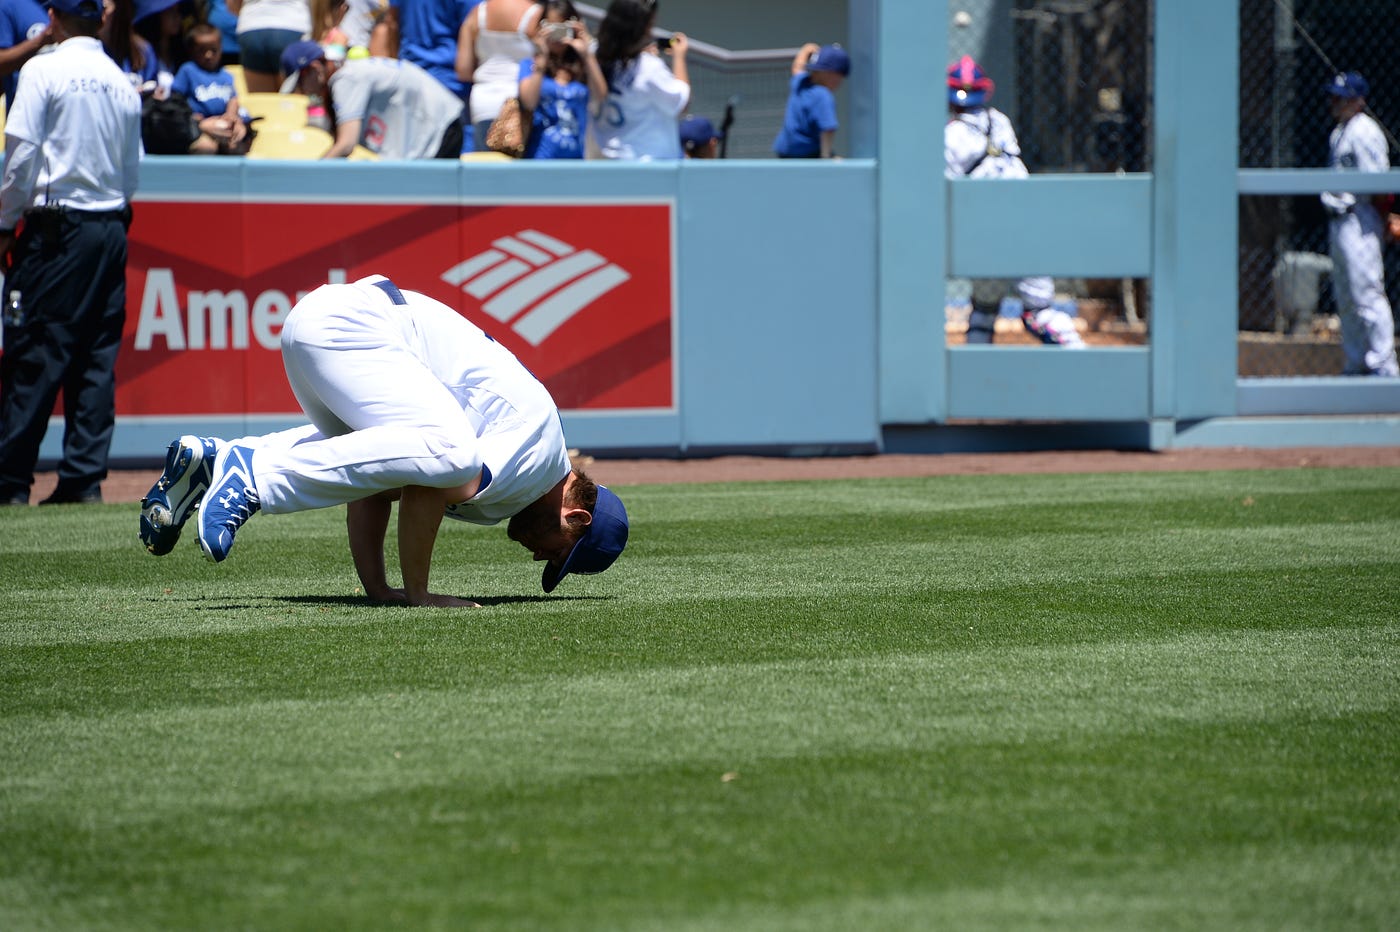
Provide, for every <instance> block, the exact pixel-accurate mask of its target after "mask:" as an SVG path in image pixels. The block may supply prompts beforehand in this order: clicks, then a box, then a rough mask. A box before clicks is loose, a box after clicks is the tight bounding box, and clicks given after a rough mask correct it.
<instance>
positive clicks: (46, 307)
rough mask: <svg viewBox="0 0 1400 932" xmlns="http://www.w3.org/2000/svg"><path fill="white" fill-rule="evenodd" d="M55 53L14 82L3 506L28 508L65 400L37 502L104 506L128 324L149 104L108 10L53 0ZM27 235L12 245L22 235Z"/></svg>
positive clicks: (8, 128) (1, 379)
mask: <svg viewBox="0 0 1400 932" xmlns="http://www.w3.org/2000/svg"><path fill="white" fill-rule="evenodd" d="M48 6H49V22H50V27H49V28H50V31H51V33H52V35H53V37H54V39H55V40H56V41H57V42H58V43H59V45H58V48H56V49H55V50H54V51H53V52H51V53H49V54H46V55H37V56H35V57H34V58H32V59H30V60H29V62H27V63H26V64H25V66H24V67H23V68H22V69H21V70H20V81H19V87H18V89H17V91H16V93H15V103H14V108H13V109H12V110H10V112H9V117H8V119H7V121H6V123H5V139H6V152H5V174H4V182H3V184H0V256H3V259H4V262H5V267H6V270H7V272H6V276H5V297H6V298H7V301H6V307H5V352H4V355H2V356H0V503H3V504H6V505H26V504H28V503H29V490H30V487H31V486H32V485H33V484H34V464H35V461H36V460H37V459H38V457H39V445H40V444H41V443H42V442H43V439H44V432H45V430H46V429H47V427H48V423H49V415H50V414H51V413H52V412H53V407H54V401H55V400H56V398H57V397H58V392H59V389H62V390H63V416H64V433H63V457H62V459H61V460H60V461H59V464H58V488H57V489H55V490H54V493H53V494H52V495H50V496H49V497H48V498H46V499H45V500H44V502H43V504H60V503H70V502H100V501H101V500H102V491H101V484H102V480H103V479H105V478H106V477H107V454H108V450H109V448H110V447H111V442H112V429H113V427H114V426H115V424H116V375H115V367H116V362H117V351H118V350H119V349H120V347H121V338H122V326H123V325H124V324H125V322H126V230H127V227H128V226H129V225H130V222H131V206H130V205H131V197H132V195H133V194H135V193H136V180H137V162H138V161H139V160H140V158H141V98H140V96H139V95H138V94H137V93H136V89H135V88H134V87H132V86H131V82H130V81H128V80H127V79H126V76H125V75H124V74H122V71H121V69H120V68H118V67H117V64H116V62H114V61H112V59H111V58H109V57H108V56H107V53H106V52H105V51H103V49H102V43H101V42H100V41H99V40H98V38H97V35H98V30H99V29H100V27H101V25H102V10H103V5H102V0H48ZM21 218H23V227H22V228H21V229H20V230H19V238H18V240H16V238H15V232H16V227H17V226H18V225H19V223H20V221H21Z"/></svg>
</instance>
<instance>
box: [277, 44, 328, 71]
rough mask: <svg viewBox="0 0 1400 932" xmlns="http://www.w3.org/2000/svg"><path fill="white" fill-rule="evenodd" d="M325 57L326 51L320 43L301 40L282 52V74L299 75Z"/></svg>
mask: <svg viewBox="0 0 1400 932" xmlns="http://www.w3.org/2000/svg"><path fill="white" fill-rule="evenodd" d="M325 57H326V50H325V49H323V48H321V44H320V43H319V42H312V41H311V40H310V39H301V40H299V41H297V42H293V43H292V44H291V45H289V46H287V47H286V48H285V49H283V50H282V60H281V66H282V73H283V74H286V75H293V74H297V73H298V72H300V71H301V69H303V68H305V67H306V66H307V65H309V64H311V63H312V62H314V61H319V60H321V59H322V58H325Z"/></svg>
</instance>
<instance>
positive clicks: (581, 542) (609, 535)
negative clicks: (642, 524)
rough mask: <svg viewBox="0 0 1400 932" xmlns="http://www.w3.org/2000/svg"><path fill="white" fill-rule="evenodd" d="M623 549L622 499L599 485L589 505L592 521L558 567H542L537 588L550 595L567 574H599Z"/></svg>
mask: <svg viewBox="0 0 1400 932" xmlns="http://www.w3.org/2000/svg"><path fill="white" fill-rule="evenodd" d="M626 546H627V509H626V508H623V507H622V499H620V498H618V497H617V496H616V495H614V494H613V492H612V490H611V489H609V488H608V487H607V486H603V485H600V486H598V500H597V501H596V502H595V503H594V504H593V522H592V523H591V524H589V525H588V530H586V531H584V532H583V536H582V537H580V538H579V539H578V543H576V544H574V549H573V550H570V551H569V555H568V556H567V557H565V558H564V562H563V563H561V564H559V566H558V567H556V566H555V565H554V564H553V563H546V564H545V565H544V576H542V577H541V578H540V585H541V586H543V587H544V591H545V592H553V591H554V587H555V586H557V585H559V583H560V581H561V580H563V578H564V577H565V576H568V575H569V574H570V573H581V574H583V575H591V574H593V573H601V572H603V570H605V569H607V568H608V567H610V566H612V565H613V561H614V560H616V559H617V558H618V556H619V555H621V553H622V548H623V547H626Z"/></svg>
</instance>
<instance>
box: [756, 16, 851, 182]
mask: <svg viewBox="0 0 1400 932" xmlns="http://www.w3.org/2000/svg"><path fill="white" fill-rule="evenodd" d="M850 73H851V56H849V55H847V54H846V50H845V49H843V48H841V46H839V45H817V44H816V43H815V42H808V43H807V44H806V45H804V46H802V48H800V49H798V51H797V55H796V56H795V57H794V58H793V60H792V78H791V79H790V80H789V82H788V101H787V110H786V111H785V112H784V114H783V128H782V129H781V130H780V131H779V132H778V138H777V139H775V140H774V141H773V151H774V152H775V153H776V154H777V156H778V158H780V159H817V158H821V159H829V158H832V157H833V156H834V155H835V154H836V131H837V130H838V129H840V128H841V124H840V122H839V121H838V120H837V119H836V91H837V90H838V89H839V88H840V87H841V84H842V82H844V81H845V80H846V76H847V75H849V74H850Z"/></svg>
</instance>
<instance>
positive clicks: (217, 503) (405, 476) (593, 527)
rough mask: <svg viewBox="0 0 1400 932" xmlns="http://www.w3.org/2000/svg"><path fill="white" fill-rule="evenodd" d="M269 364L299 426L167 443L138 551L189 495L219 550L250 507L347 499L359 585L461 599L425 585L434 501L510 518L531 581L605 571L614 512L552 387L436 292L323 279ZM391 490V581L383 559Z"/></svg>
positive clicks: (162, 534)
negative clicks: (533, 576) (394, 527)
mask: <svg viewBox="0 0 1400 932" xmlns="http://www.w3.org/2000/svg"><path fill="white" fill-rule="evenodd" d="M282 362H283V367H284V368H285V369H286V372H287V381H288V382H289V383H290V384H291V387H292V391H293V393H294V394H295V395H296V398H297V401H298V403H300V405H301V407H302V410H303V411H304V412H305V413H306V415H307V417H308V418H309V419H310V420H311V424H309V425H307V426H305V427H299V428H293V429H292V430H287V431H282V432H279V433H274V434H268V435H264V436H260V437H244V438H242V439H240V440H235V441H232V442H229V441H225V440H220V439H216V438H201V437H195V436H185V437H181V438H179V439H178V440H176V441H174V442H173V443H171V444H170V447H169V449H168V451H167V454H166V458H165V468H164V471H163V472H162V473H161V476H160V478H159V479H158V480H157V481H156V483H155V485H154V486H152V488H151V490H150V492H148V493H147V495H146V497H145V498H144V499H142V502H141V522H140V536H141V540H142V542H143V543H145V545H146V548H147V550H149V551H150V552H151V553H153V554H156V555H157V556H160V555H163V554H166V553H169V552H170V550H171V549H172V548H173V547H174V546H175V542H176V540H177V539H178V538H179V536H180V530H181V528H182V527H183V525H184V524H185V522H186V521H187V520H189V518H190V517H191V515H192V514H193V513H194V512H195V510H196V508H198V521H197V525H198V535H199V546H200V549H201V550H203V551H204V554H205V556H206V557H208V558H209V559H210V560H213V561H214V562H220V561H222V560H224V559H225V558H227V557H228V555H229V551H230V549H231V548H232V547H233V544H234V537H235V535H236V534H237V532H238V530H239V528H241V527H242V526H243V524H244V523H245V522H247V521H248V519H249V518H251V517H252V516H253V515H254V514H256V513H257V512H259V511H263V512H267V513H268V514H286V513H290V512H296V511H305V510H308V509H312V508H325V507H328V506H331V505H341V504H344V505H347V506H348V510H347V529H348V533H349V540H350V555H351V558H352V560H353V562H354V565H355V571H356V573H357V574H358V575H359V577H360V582H361V584H363V586H364V590H365V595H367V596H368V597H369V598H371V599H373V600H376V601H381V602H403V603H407V604H410V605H431V606H472V605H474V604H475V603H472V602H468V601H466V600H464V599H458V598H455V597H453V596H447V595H439V594H436V593H433V592H430V591H429V589H428V570H429V564H430V562H431V557H432V549H433V544H434V542H435V540H436V538H437V532H438V527H439V525H440V524H441V521H442V518H443V516H444V514H446V515H447V516H448V517H451V518H455V519H458V520H462V521H469V522H472V523H474V524H495V523H497V522H499V521H501V520H503V519H507V518H508V519H509V525H508V528H507V533H508V535H509V536H510V538H511V539H512V540H514V541H516V542H517V543H520V544H522V545H523V546H524V547H525V548H526V549H527V550H529V551H530V552H531V553H532V554H533V555H534V558H535V559H536V560H537V561H543V562H544V563H545V568H544V575H543V578H542V580H541V582H542V584H543V586H544V591H545V592H550V591H552V590H553V589H554V587H555V586H557V585H558V584H559V581H560V580H562V579H563V578H564V577H565V576H567V575H568V574H570V573H600V572H602V571H603V570H605V569H607V568H608V567H609V566H610V565H612V563H613V561H614V560H616V559H617V557H618V555H619V554H620V553H621V552H622V549H623V547H624V546H625V545H626V543H627V530H628V524H627V511H626V509H624V508H623V505H622V502H621V500H619V499H618V497H617V496H616V495H614V494H613V493H612V492H611V491H610V490H609V489H607V488H606V487H604V486H601V485H597V484H596V483H594V482H593V480H592V479H590V478H589V477H588V476H587V475H586V474H584V473H583V472H581V471H579V470H577V469H574V468H573V467H572V466H571V464H570V461H569V454H568V450H567V448H566V446H565V442H564V431H563V427H562V425H561V424H560V422H559V412H558V410H557V409H556V407H555V405H554V401H553V399H551V398H550V396H549V392H548V391H547V390H546V389H545V387H544V386H543V385H541V384H540V383H539V381H538V380H536V379H535V377H534V376H533V375H531V374H530V373H529V371H528V370H526V368H525V367H524V366H522V365H521V364H520V362H519V360H517V359H516V358H515V357H514V356H513V355H512V354H511V353H510V352H509V351H508V350H507V349H505V348H504V347H503V346H501V345H500V344H499V343H496V342H495V341H494V340H492V339H491V337H490V336H488V335H487V334H486V333H484V332H483V331H481V330H480V329H478V328H477V327H476V326H475V325H473V324H472V323H470V322H469V321H467V320H466V319H465V318H463V317H462V316H461V315H459V314H458V313H457V312H456V311H454V310H453V309H452V308H450V307H448V306H447V305H445V304H442V303H440V302H438V301H435V300H433V299H432V298H429V297H427V296H426V295H422V294H419V293H417V292H413V291H401V290H399V288H397V287H396V286H395V285H394V283H393V282H391V281H389V280H388V279H387V278H385V277H384V276H382V275H371V276H369V277H368V278H363V279H360V280H359V281H357V282H354V283H352V284H342V285H324V286H322V287H320V288H317V289H316V290H315V291H313V292H311V293H310V294H309V295H307V296H306V297H305V298H304V299H302V300H301V301H299V302H298V303H297V305H296V306H295V307H294V308H292V310H291V312H290V313H289V314H288V315H287V320H286V323H285V325H284V326H283V328H282ZM395 500H397V501H398V502H399V516H398V542H399V564H400V569H401V571H402V574H403V587H402V588H396V587H391V586H390V585H389V584H388V582H387V580H386V577H385V568H384V538H385V533H386V530H387V527H388V521H389V515H390V510H391V508H392V502H394V501H395Z"/></svg>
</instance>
